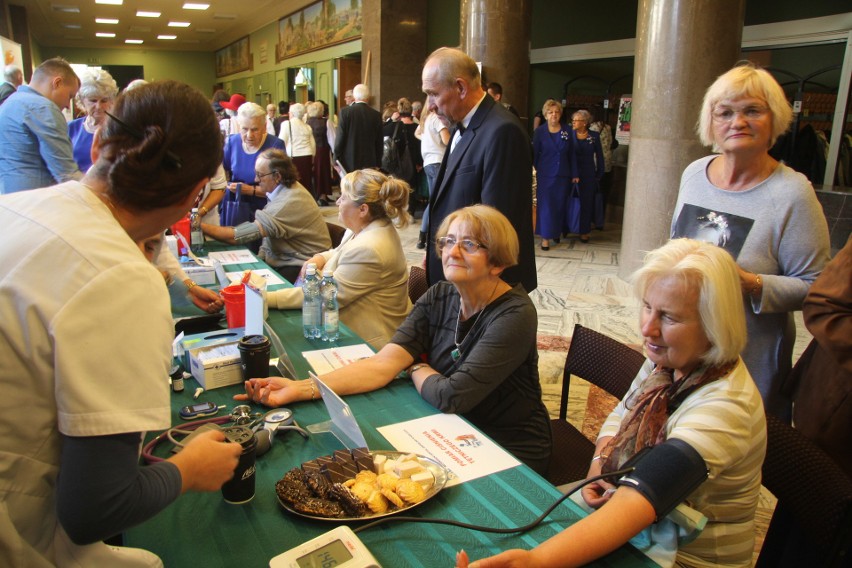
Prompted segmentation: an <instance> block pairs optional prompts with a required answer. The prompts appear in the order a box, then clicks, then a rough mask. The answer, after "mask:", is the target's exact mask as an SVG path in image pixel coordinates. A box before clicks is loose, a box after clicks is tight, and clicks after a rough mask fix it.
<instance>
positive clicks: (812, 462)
mask: <svg viewBox="0 0 852 568" xmlns="http://www.w3.org/2000/svg"><path fill="white" fill-rule="evenodd" d="M766 428H767V446H766V459H765V460H764V462H763V485H764V486H765V487H766V488H767V489H769V491H771V492H772V493H773V495H775V496H776V497H777V498H778V505H777V506H776V507H775V512H774V514H773V515H772V521H771V522H770V524H769V529H768V530H767V532H766V538H765V539H764V541H763V548H762V549H761V551H760V556H759V557H758V559H757V563H756V564H755V566H756V567H757V568H766V567H770V566H771V567H773V568H774V567H787V566H789V567H793V566H796V567H799V566H823V567H840V566H850V565H852V479H850V477H849V476H848V475H847V474H846V473H845V472H844V471H843V470H842V469H840V466H838V465H837V463H836V462H835V461H834V460H833V459H831V457H830V456H829V455H828V454H826V453H825V452H824V451H822V450H821V449H820V448H819V447H817V446H816V444H814V443H813V442H812V441H810V440H809V439H807V438H805V437H804V435H802V433H801V432H799V431H798V430H796V429H795V428H793V427H791V426H789V425H787V424H785V423H783V422H782V421H781V420H779V419H778V418H776V417H775V416H772V415H767V416H766Z"/></svg>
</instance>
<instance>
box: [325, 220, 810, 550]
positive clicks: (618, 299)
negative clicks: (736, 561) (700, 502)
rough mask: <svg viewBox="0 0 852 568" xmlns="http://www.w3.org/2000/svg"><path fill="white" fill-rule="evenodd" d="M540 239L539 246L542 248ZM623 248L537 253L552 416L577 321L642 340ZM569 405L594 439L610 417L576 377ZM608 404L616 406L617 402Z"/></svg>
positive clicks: (610, 230) (765, 507) (608, 242)
mask: <svg viewBox="0 0 852 568" xmlns="http://www.w3.org/2000/svg"><path fill="white" fill-rule="evenodd" d="M336 213H337V210H336V208H334V207H327V208H324V214H325V215H326V216H327V220H329V221H334V220H336V219H335V217H336ZM418 233H419V222H417V223H416V224H413V225H410V226H408V227H407V228H405V229H402V230H401V231H400V235H401V237H402V244H403V248H404V250H405V254H406V258H407V259H408V262H409V264H411V265H415V264H416V265H421V264H422V262H423V258H424V251H422V250H419V249H417V248H416V243H417V238H418ZM538 245H539V243H538V239H536V247H538ZM620 247H621V227H619V226H608V227H607V228H606V230H603V231H593V233H592V237H591V242H590V243H588V244H584V243H581V242H580V241H579V240H578V239H576V238H563V239H562V242H561V243H560V244H556V243H553V242H551V245H550V250H549V251H542V250H541V249H540V248H537V249H536V266H537V269H538V288H537V289H536V290H535V291H534V292H533V293H532V294H531V298H532V300H533V302H534V303H535V305H536V308H537V309H538V331H539V359H540V362H539V372H540V375H541V381H542V390H543V393H544V400H545V404H546V405H547V407H548V410H549V411H550V413H551V416H553V417H556V416H557V415H558V408H559V399H560V395H561V383H562V367H563V365H564V363H565V345H566V344H567V342H566V341H565V340H566V339H567V338H569V337H570V335H571V333H572V330H573V328H574V324H575V323H580V324H582V325H584V326H586V327H590V328H592V329H595V330H597V331H600V332H602V333H605V334H607V335H609V336H611V337H614V338H616V339H618V340H620V341H622V342H624V343H628V344H636V345H638V344H639V343H640V342H641V338H640V334H639V327H638V303H637V302H636V300H635V299H634V298H633V296H632V293H631V289H630V286H629V285H628V284H627V282H625V281H624V280H622V279H620V278H619V277H618V274H617V273H618V262H619V254H620ZM797 328H798V334H797V336H798V337H797V341H796V349H795V352H794V357H798V356H799V354H800V353H801V352H802V351H803V350H804V348H805V347H806V346H807V343H808V342H809V341H810V335H809V334H808V333H807V330H806V329H805V328H804V326H803V324H802V321H801V313H799V314H798V317H797ZM570 392H571V396H570V399H569V406H568V419H569V421H570V422H571V423H572V424H574V425H575V426H577V427H578V428H582V429H583V431H584V432H586V433H588V435H590V436H594V435H595V434H596V432H597V430H598V428H599V426H600V423H601V422H602V420H603V418H605V415H606V412H607V411H604V412H602V411H601V409H600V404H590V403H589V400H590V398H589V386H588V384H587V383H585V381H582V380H580V379H576V377H575V378H573V379H572V382H571V388H570ZM592 399H595V400H598V399H599V397H596V396H593V397H592ZM605 404H606V403H605ZM608 404H610V405H613V406H614V404H615V401H614V400H612V401H610V402H609V403H608ZM774 506H775V499H774V497H773V496H772V495H771V494H770V493H769V492H768V491H766V490H764V491H763V492H762V493H761V503H760V505H759V508H758V525H759V526H758V530H757V532H758V543H757V546H756V550H759V546H760V543H761V542H762V539H763V534H764V533H765V531H766V525H767V523H768V519H769V518H770V517H771V514H772V510H773V508H774Z"/></svg>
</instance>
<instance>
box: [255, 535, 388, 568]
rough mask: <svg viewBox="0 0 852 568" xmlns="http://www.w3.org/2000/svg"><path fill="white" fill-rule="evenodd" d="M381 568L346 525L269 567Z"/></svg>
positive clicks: (292, 552) (284, 556)
mask: <svg viewBox="0 0 852 568" xmlns="http://www.w3.org/2000/svg"><path fill="white" fill-rule="evenodd" d="M332 567H334V568H382V567H381V565H380V564H379V563H378V561H377V560H376V559H375V558H374V557H373V555H372V554H370V551H369V550H367V547H366V546H364V543H363V542H361V540H360V539H359V538H358V537H357V536H356V535H355V533H354V532H352V529H350V528H349V527H347V526H343V525H341V526H339V527H337V528H336V529H333V530H330V531H328V532H327V533H325V534H322V535H320V536H318V537H316V538H315V539H312V540H309V541H308V542H306V543H304V544H300V545H299V546H297V547H295V548H291V549H290V550H288V551H287V552H285V553H283V554H279V555H278V556H276V557H275V558H273V559H272V560H270V561H269V568H332Z"/></svg>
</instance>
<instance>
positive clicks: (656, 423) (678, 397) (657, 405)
mask: <svg viewBox="0 0 852 568" xmlns="http://www.w3.org/2000/svg"><path fill="white" fill-rule="evenodd" d="M736 364H737V361H732V362H730V363H725V364H723V365H720V366H716V367H709V366H706V365H705V366H701V367H698V368H697V369H696V370H694V371H693V372H692V373H690V374H689V375H687V376H685V377H683V378H681V379H680V380H679V381H675V380H674V371H673V370H672V369H666V368H663V367H659V366H657V367H655V368H654V371H653V372H652V373H651V374H650V375H649V376H648V378H647V379H645V380H644V381H643V382H642V386H641V387H639V388H638V389H637V390H636V391H635V392H633V393H632V394H631V395H630V396H629V397H628V398H627V400H625V401H624V406H625V407H626V408H627V412H626V413H625V414H624V418H623V419H622V421H621V427H620V428H619V429H618V433H617V434H616V435H615V436H613V437H612V439H611V440H610V441H609V443H607V445H606V446H605V447H604V449H603V450H602V451H601V454H603V455H605V456H607V457H606V458H604V461H603V464H602V465H601V471H602V473H609V472H612V471H617V470H618V469H619V468H621V466H622V464H624V462H626V461H627V460H629V459H630V458H631V457H633V455H634V454H636V453H637V452H639V451H640V450H642V449H643V448H646V447H650V446H656V445H657V444H659V443H661V442H664V441H665V440H666V428H665V426H666V422H668V419H669V416H671V414H672V413H673V412H674V411H676V410H677V409H678V407H680V405H681V403H682V402H683V401H684V400H685V399H686V397H688V396H689V395H690V394H692V392H694V391H695V390H696V389H698V388H701V387H702V386H704V385H706V384H708V383H711V382H713V381H715V380H716V379H719V378H721V377H723V376H725V375H727V374H728V373H730V372H731V370H733V368H734V367H735V366H736Z"/></svg>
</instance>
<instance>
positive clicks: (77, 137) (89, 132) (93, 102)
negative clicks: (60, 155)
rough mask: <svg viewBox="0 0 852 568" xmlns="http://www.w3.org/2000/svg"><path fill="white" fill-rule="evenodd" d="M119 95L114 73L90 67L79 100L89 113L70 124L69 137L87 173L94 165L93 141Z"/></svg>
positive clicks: (80, 164)
mask: <svg viewBox="0 0 852 568" xmlns="http://www.w3.org/2000/svg"><path fill="white" fill-rule="evenodd" d="M117 96H118V84H116V82H115V79H113V78H112V75H110V74H109V73H108V72H107V71H104V70H103V69H89V70H87V71H86V72H85V73H83V76H82V77H81V78H80V90H79V91H77V103H78V104H79V105H80V106H81V107H82V108H83V110H84V111H85V112H86V116H84V117H80V118H77V119H75V120H72V121H71V122H69V123H68V137H69V138H71V146H72V147H73V150H74V161H75V162H77V167H78V168H80V171H81V172H83V173H85V172H86V171H87V170H88V169H89V168H90V167H92V140H94V136H95V131H96V130H97V129H98V128H99V127H100V126H101V125H102V124H103V123H104V121H105V120H106V118H107V112H109V111H110V110H112V105H113V103H115V97H117Z"/></svg>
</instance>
